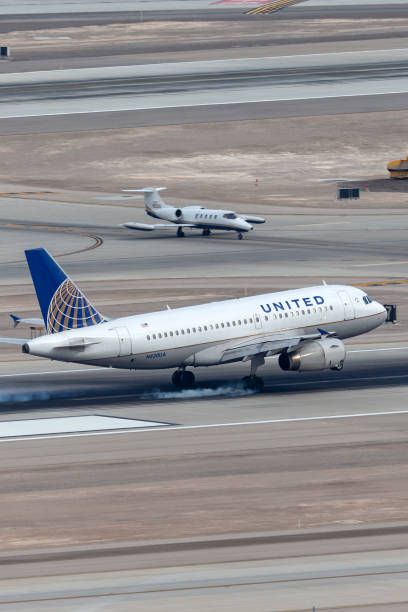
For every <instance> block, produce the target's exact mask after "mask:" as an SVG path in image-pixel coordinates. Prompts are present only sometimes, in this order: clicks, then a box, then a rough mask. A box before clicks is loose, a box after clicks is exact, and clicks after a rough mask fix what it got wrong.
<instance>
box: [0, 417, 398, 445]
mask: <svg viewBox="0 0 408 612" xmlns="http://www.w3.org/2000/svg"><path fill="white" fill-rule="evenodd" d="M402 414H408V410H391V411H389V412H360V413H358V412H357V413H351V414H328V415H323V416H312V417H294V418H289V419H268V420H262V421H238V422H233V423H208V424H206V425H172V426H165V427H154V428H151V429H149V428H148V427H146V428H145V429H143V430H141V429H133V430H132V429H127V430H119V431H89V432H81V433H67V434H56V435H55V434H54V435H45V436H24V437H20V438H0V443H4V442H31V441H33V440H52V439H56V438H82V437H85V436H88V437H89V436H113V435H117V434H136V433H152V432H157V431H168V432H178V431H187V430H194V429H215V428H222V427H244V426H249V425H279V424H280V423H302V422H303V423H305V422H308V421H311V422H312V421H333V420H337V419H356V418H369V417H382V416H397V415H402Z"/></svg>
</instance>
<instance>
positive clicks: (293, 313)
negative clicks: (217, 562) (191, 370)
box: [146, 306, 333, 340]
mask: <svg viewBox="0 0 408 612" xmlns="http://www.w3.org/2000/svg"><path fill="white" fill-rule="evenodd" d="M328 310H333V306H324V308H323V307H322V306H319V307H318V308H313V311H312V309H311V308H308V309H307V310H302V311H300V310H291V311H290V313H288V312H285V313H282V312H280V313H279V315H278V314H277V313H275V314H274V315H273V319H278V318H279V319H283V318H286V319H287V318H289V316H291V317H292V318H293V317H300V313H302V315H305V314H306V313H307V314H312V312H313V313H316V312H323V311H325V312H327V311H328ZM269 318H270V319H272V317H268V315H265V321H269ZM256 321H257V323H258V322H259V318H258V316H257V317H256ZM253 322H254V320H253V318H252V317H250V318H248V319H238V320H237V321H231V322H230V321H227V322H225V323H214V324H213V323H210V324H208V325H200V326H198V327H191V328H190V327H187V328H186V329H180V330H178V329H176V330H175V331H169V332H158V333H156V334H148V335H147V336H146V339H147V340H157V339H161V338H169V337H170V338H171V337H174V336H180V335H181V336H185V335H188V334H197V333H202V332H203V331H204V332H206V331H208V330H210V331H214V329H220V328H221V329H224V328H225V327H237V326H242V325H252V324H253Z"/></svg>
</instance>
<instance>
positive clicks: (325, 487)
mask: <svg viewBox="0 0 408 612" xmlns="http://www.w3.org/2000/svg"><path fill="white" fill-rule="evenodd" d="M351 351H352V352H350V355H349V357H350V360H349V361H348V362H347V366H346V368H345V370H344V371H343V372H342V373H336V374H334V373H330V375H327V374H326V373H324V374H323V375H322V373H316V374H314V375H307V374H306V375H303V376H302V382H299V378H300V376H296V375H295V376H292V377H290V375H289V374H283V373H282V374H277V373H276V370H275V372H274V373H273V374H272V371H271V373H270V374H268V375H267V376H266V380H267V390H266V393H265V394H262V395H251V396H245V395H243V396H242V395H241V396H240V395H239V393H238V395H236V396H234V397H230V398H229V397H228V394H229V393H230V391H228V390H227V391H226V390H225V386H226V385H230V386H234V384H236V381H237V378H238V376H240V375H241V374H242V367H241V366H238V367H233V366H227V367H224V368H221V370H222V372H221V374H218V376H219V378H218V380H217V381H214V379H213V380H212V381H211V383H208V384H206V383H207V381H206V380H205V379H206V378H210V376H211V375H210V371H208V374H207V372H206V373H205V378H204V380H203V379H202V377H200V379H201V380H202V384H201V388H203V389H204V391H201V392H200V393H201V395H202V398H201V399H197V398H196V397H194V398H191V397H190V398H188V397H186V398H183V397H182V394H180V393H178V394H176V395H178V398H177V397H175V396H170V397H169V398H167V399H166V398H165V393H166V392H168V391H169V386H168V384H167V383H165V382H163V373H157V374H155V375H154V374H151V373H150V375H149V383H148V385H146V381H144V384H143V385H142V384H141V382H139V383H135V377H136V376H137V374H135V373H131V376H132V378H133V380H132V381H130V380H129V378H130V376H128V375H129V373H120V372H114V371H112V372H108V374H109V376H110V377H111V379H112V380H110V381H109V382H107V381H106V372H101V371H94V372H81V371H80V368H78V369H77V371H76V372H71V373H70V372H65V373H64V371H61V373H58V371H57V370H55V371H54V373H53V374H41V371H42V370H44V363H45V362H41V361H39V360H35V361H34V364H35V367H34V369H35V370H37V371H36V373H35V374H34V373H26V374H24V372H23V371H22V372H20V374H22V376H20V378H19V377H14V378H13V375H11V376H8V377H7V379H6V380H7V382H6V385H9V384H11V385H15V384H16V382H17V381H18V385H19V391H20V392H21V393H24V391H25V390H26V391H27V393H32V394H33V395H34V396H35V394H36V393H41V388H47V389H48V391H49V390H51V391H54V392H56V394H57V395H58V390H59V389H61V388H63V389H65V390H66V389H67V388H69V389H70V393H71V394H73V395H75V394H76V393H78V392H79V395H78V396H77V397H76V398H75V397H71V398H65V399H64V398H59V399H54V400H52V399H51V400H49V399H48V400H46V399H45V398H43V399H40V400H37V401H28V398H26V401H24V402H21V403H18V401H17V402H14V403H13V405H12V406H9V405H7V404H2V412H1V419H2V421H8V420H10V418H14V419H15V418H17V419H25V418H26V416H27V414H28V415H29V416H30V418H35V419H40V421H41V420H43V419H44V418H47V417H50V416H58V417H61V416H65V415H71V416H73V415H76V414H81V415H84V414H99V415H110V416H115V417H120V418H131V419H134V418H142V419H146V418H148V419H150V420H159V419H162V420H163V419H168V418H169V417H170V415H171V418H172V419H173V424H172V425H168V426H166V427H158V428H157V429H156V428H155V429H150V430H140V429H139V430H134V431H133V432H124V431H122V432H121V433H120V435H118V434H117V433H115V432H114V431H112V432H106V435H102V436H101V435H95V434H94V433H93V432H90V433H89V434H87V433H86V432H84V433H83V435H81V434H79V433H78V434H73V435H68V436H66V435H63V434H62V435H60V436H47V435H46V436H44V437H42V438H38V437H37V438H36V437H35V436H34V437H33V438H30V437H28V438H26V439H20V440H10V441H9V442H8V443H4V440H5V439H3V440H0V461H1V465H2V470H1V471H0V482H1V487H2V491H3V494H2V495H3V513H4V514H5V515H8V514H9V512H8V511H9V509H10V510H11V508H12V507H13V505H14V504H15V502H16V500H17V499H19V498H20V497H21V496H22V495H24V499H25V503H24V506H22V507H20V508H19V511H18V512H17V513H14V515H13V519H12V520H10V519H9V520H8V521H7V525H11V524H12V525H14V529H18V531H19V532H20V533H21V534H22V536H24V538H25V539H26V540H28V541H29V540H30V538H32V537H34V533H33V532H32V530H33V529H35V531H36V536H35V537H36V538H40V539H42V538H44V537H45V534H46V533H47V532H48V530H49V529H52V532H53V534H54V546H53V547H52V548H47V547H44V546H43V547H42V548H40V549H34V550H32V551H31V552H28V551H27V552H24V553H23V554H22V553H20V552H19V551H18V547H17V548H15V545H14V546H13V547H12V549H10V551H9V552H7V550H6V549H3V553H2V555H1V556H0V564H1V565H2V595H1V603H2V605H4V606H8V605H12V606H13V607H14V608H15V609H24V606H28V605H29V606H30V609H37V608H38V609H52V607H53V606H54V607H55V605H56V603H57V602H58V607H59V608H60V609H67V610H77V609H78V610H79V609H81V606H83V605H84V604H85V605H88V604H90V603H91V602H92V603H93V605H96V606H103V605H109V606H110V607H111V608H112V609H118V610H127V609H132V606H134V605H142V606H144V607H145V609H148V610H157V609H158V608H159V606H163V605H165V606H166V609H170V610H173V609H174V610H176V609H177V608H180V606H187V607H191V606H192V605H194V607H195V609H197V610H200V611H201V610H204V609H208V605H210V602H212V601H214V598H215V600H216V601H217V602H218V604H219V605H223V606H226V607H228V605H233V606H234V608H236V609H238V610H245V609H247V606H248V605H249V601H251V600H253V598H256V601H257V608H258V609H259V610H261V611H264V610H265V611H267V610H269V609H270V599H271V597H272V598H273V600H274V601H275V602H277V603H276V605H278V604H279V608H277V609H279V610H284V611H289V610H299V611H300V610H306V609H307V605H309V604H310V606H312V605H315V603H316V601H317V602H319V605H320V606H321V607H322V608H323V609H325V607H326V606H327V607H328V608H329V607H330V606H332V605H333V604H334V602H336V601H338V600H339V598H341V601H342V604H343V609H344V610H354V609H355V606H358V605H367V606H370V607H372V606H373V605H374V604H376V605H377V606H381V605H386V604H387V605H388V604H391V603H395V602H396V603H398V605H400V606H401V608H398V607H396V608H395V609H401V610H402V609H403V606H404V605H405V604H404V603H403V602H404V601H405V600H404V597H406V589H405V582H406V580H405V576H406V572H407V571H408V568H407V567H406V562H405V559H406V548H407V532H406V525H405V523H404V521H405V512H406V511H405V508H404V507H403V506H402V505H401V504H404V499H405V490H404V487H403V486H401V485H402V480H403V478H404V476H403V474H404V469H402V468H401V462H405V461H406V457H405V452H404V446H405V422H406V418H407V411H406V404H405V386H406V378H407V374H406V367H405V363H406V359H407V353H408V348H407V347H405V346H402V347H401V346H399V347H392V346H388V345H387V346H380V347H376V346H372V345H370V347H365V346H363V347H361V346H358V345H357V347H352V349H351ZM365 351H368V352H367V353H366V352H365ZM29 367H30V364H26V365H25V366H24V367H23V370H27V369H28V368H29ZM58 367H59V368H62V367H64V366H63V364H60V366H58ZM266 369H267V368H265V370H266ZM22 379H23V383H21V380H22ZM285 379H286V381H285ZM289 379H290V380H289ZM3 383H4V378H3V379H2V381H1V384H2V389H3V390H4V388H3ZM149 385H151V386H152V387H153V391H152V392H151V393H150V397H149V390H148V391H147V392H146V387H148V386H149ZM217 385H218V386H219V385H223V386H224V391H221V394H219V395H215V396H214V395H211V389H214V387H215V388H217ZM158 387H159V388H160V393H162V394H163V399H160V398H158V397H157V393H158V390H157V388H158ZM154 388H156V390H154ZM83 394H84V395H83ZM100 394H103V395H102V396H101V395H100ZM390 396H392V398H393V405H392V406H390V405H389V398H390ZM376 413H377V414H376ZM221 424H222V425H221ZM101 433H102V432H101ZM10 445H11V446H10ZM11 473H12V474H13V480H12V481H10V479H9V477H8V476H9V474H11ZM373 479H375V483H376V490H378V486H379V485H380V489H381V495H380V496H379V497H377V499H373V498H372V491H371V487H372V484H371V483H374V480H373ZM342 481H344V484H343V485H342V488H343V494H342V498H341V500H340V499H337V497H335V499H333V495H332V493H333V491H332V487H333V486H340V485H339V483H340V482H342ZM336 483H337V485H336ZM346 483H347V484H346ZM380 483H381V484H380ZM288 487H289V490H290V491H292V493H291V495H290V497H289V498H288V500H287V505H286V506H284V507H282V506H281V503H280V500H281V499H282V495H284V491H286V490H287V489H288ZM158 495H160V497H161V498H162V497H164V499H165V500H166V509H165V510H164V509H161V508H160V507H158V506H157V503H156V500H157V496H158ZM118 496H119V499H118ZM71 499H72V500H73V499H75V500H76V503H75V509H74V508H73V506H72V502H71ZM227 500H228V503H227V504H226V503H225V502H227ZM385 500H387V502H386V503H385V506H384V502H385ZM391 500H392V501H391ZM84 504H85V505H84ZM390 504H391V506H392V510H390ZM254 505H255V507H256V508H257V510H256V512H255V513H254V510H253V509H254ZM85 506H86V508H87V510H86V511H85ZM383 506H384V510H382V507H383ZM65 508H66V509H65ZM67 512H69V520H68V515H67ZM390 512H391V515H392V517H393V520H394V523H391V524H390V523H388V524H387V525H379V524H378V523H381V520H384V518H385V517H386V516H387V519H388V520H389V518H390ZM332 513H334V514H335V516H336V517H337V520H336V521H335V523H334V524H332V526H331V527H330V529H328V528H327V521H328V520H329V516H330V515H331V514H332ZM28 515H29V516H30V520H29V521H28ZM45 516H46V517H47V520H46V527H45V525H43V523H44V517H45ZM135 516H137V520H135ZM374 516H375V517H376V521H377V525H376V526H373V527H370V526H369V524H370V517H371V520H372V518H373V517H374ZM40 517H41V518H40ZM161 517H162V518H161ZM164 517H166V519H165V520H164ZM187 517H188V519H187ZM272 517H273V518H272ZM31 525H32V526H31ZM68 525H69V527H68ZM226 525H228V527H226ZM244 526H246V529H245V527H244ZM306 527H307V528H308V529H305V528H306ZM243 528H244V529H243ZM248 528H249V531H250V532H251V531H252V533H248ZM123 529H130V530H131V532H132V537H131V538H130V541H127V543H126V544H125V545H123V544H119V545H118V544H115V541H116V539H117V538H118V536H119V534H120V532H121V531H122V530H123ZM152 529H154V531H152ZM225 529H226V530H227V532H229V533H230V535H228V536H227V537H226V536H225ZM242 529H243V531H242ZM2 532H3V534H4V536H6V534H7V532H8V529H7V528H6V525H3V527H2ZM95 533H98V538H97V540H94V543H93V545H89V544H88V545H87V546H84V545H83V543H81V542H83V540H84V539H85V540H86V541H88V540H89V538H91V539H92V538H95V535H94V536H93V537H92V534H95ZM176 533H177V534H179V536H178V538H177V539H174V535H175V534H176ZM31 534H32V535H31ZM199 534H200V536H199ZM210 534H211V536H210ZM223 534H224V535H223ZM234 534H235V535H234ZM238 534H239V535H238ZM55 538H56V539H55ZM172 538H173V539H172ZM68 542H69V543H70V544H69V547H68V548H67V544H68ZM75 542H76V543H75ZM102 542H104V543H103V544H102ZM58 543H60V544H59V546H58ZM10 544H12V542H10ZM65 576H67V577H65ZM345 591H346V592H347V595H345ZM116 606H117V608H116ZM305 606H306V607H305ZM372 609H373V610H376V607H372ZM378 609H381V608H380V607H379V608H378Z"/></svg>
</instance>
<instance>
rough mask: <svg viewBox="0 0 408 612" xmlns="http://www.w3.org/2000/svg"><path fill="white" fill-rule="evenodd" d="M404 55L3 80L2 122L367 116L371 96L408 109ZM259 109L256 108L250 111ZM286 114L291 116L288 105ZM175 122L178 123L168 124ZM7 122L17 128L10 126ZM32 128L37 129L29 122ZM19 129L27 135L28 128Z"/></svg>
mask: <svg viewBox="0 0 408 612" xmlns="http://www.w3.org/2000/svg"><path fill="white" fill-rule="evenodd" d="M405 55H406V50H405V49H393V50H384V51H378V52H376V53H374V52H373V51H362V52H346V53H332V54H326V55H320V54H316V55H307V56H304V55H299V56H296V55H295V56H287V57H270V58H248V59H242V60H236V61H234V60H228V61H212V62H185V63H180V64H174V63H172V64H159V65H156V64H153V65H150V66H122V67H118V66H116V67H114V68H111V69H108V68H104V69H101V68H93V69H88V68H84V69H76V70H66V71H61V70H59V71H48V72H30V73H15V74H4V75H2V76H1V78H0V86H1V88H2V102H1V104H0V117H1V119H14V120H15V119H16V118H21V119H25V120H26V121H27V119H28V120H29V119H30V118H35V126H36V130H38V129H39V126H38V118H40V117H41V118H42V121H43V124H42V125H43V128H42V129H44V130H47V131H48V129H51V131H52V130H53V126H52V124H51V128H48V127H47V123H46V122H47V120H48V118H49V117H50V118H54V117H56V116H65V121H66V120H67V117H66V116H67V115H69V118H68V119H69V122H70V124H71V130H72V129H79V128H80V126H79V124H78V123H77V120H76V118H75V116H73V115H85V119H86V121H88V118H89V117H90V116H92V115H93V114H95V113H98V114H99V113H101V115H102V117H100V119H99V122H98V119H97V120H96V121H94V122H93V127H94V128H98V127H102V124H103V125H104V127H105V128H106V127H110V126H112V127H113V126H115V127H118V124H117V118H116V113H119V114H122V113H126V114H127V117H126V118H125V124H126V121H129V120H131V121H133V119H134V117H135V116H136V118H137V113H138V112H141V111H143V112H144V113H146V111H150V116H151V115H152V113H153V121H154V120H155V118H154V113H159V118H157V117H156V122H157V120H159V123H160V122H161V121H163V116H165V115H164V114H165V113H166V112H167V111H168V110H170V111H172V112H173V113H174V110H177V109H180V110H181V109H187V110H188V111H190V113H191V111H192V110H193V109H197V108H199V109H201V107H203V109H204V112H207V117H205V116H202V115H201V118H200V120H201V121H203V120H212V121H217V120H218V121H219V120H221V119H224V118H225V112H224V114H223V115H221V117H220V115H219V114H218V108H219V107H221V108H222V107H224V106H227V107H228V112H229V110H230V108H231V105H238V107H239V108H238V116H237V115H235V117H234V115H233V116H232V118H238V117H245V118H248V116H253V113H254V110H255V116H257V117H259V115H260V114H261V115H262V116H263V117H274V116H279V114H280V112H282V111H280V110H279V107H278V108H276V107H275V104H279V103H282V102H283V101H284V102H285V105H286V103H287V102H291V103H292V105H293V106H292V108H293V115H295V116H296V113H297V112H298V111H297V110H296V109H298V108H300V107H301V106H302V104H303V102H304V101H316V100H318V101H319V102H320V113H321V114H323V113H324V112H326V111H325V105H326V104H327V101H328V100H330V99H335V100H337V102H338V104H341V105H342V107H343V112H356V111H357V112H359V111H361V110H362V109H363V108H364V110H365V112H368V111H369V110H372V108H370V106H368V108H367V107H365V98H366V97H368V98H369V99H370V100H373V99H375V97H376V96H380V97H381V104H382V108H384V105H386V107H387V108H406V98H407V97H406V96H403V95H402V94H405V93H406V92H407V90H408V77H407V75H406V67H405V63H404V57H405ZM110 74H111V76H110ZM114 75H115V76H114ZM79 85H80V87H79ZM384 97H385V99H384ZM349 98H350V99H351V101H352V105H353V106H352V107H350V108H348V106H347V104H348V99H349ZM45 99H47V100H48V103H47V105H44V100H45ZM296 102H298V104H296ZM253 104H256V105H257V107H256V109H250V110H248V107H251V105H253ZM280 108H282V107H280ZM285 109H286V116H288V109H287V106H285ZM200 112H201V111H200ZM302 112H305V109H304V108H302ZM332 112H333V111H332ZM135 113H136V115H135ZM248 113H250V114H249V115H248ZM148 116H149V115H147V117H148ZM173 116H174V114H173ZM289 116H290V113H289ZM147 117H146V114H145V116H144V117H139V118H138V121H139V122H141V123H142V124H143V122H146V119H147ZM170 117H171V115H170ZM110 120H111V121H112V123H110ZM40 121H41V119H40ZM173 121H174V119H173ZM184 121H186V119H185V118H184ZM190 121H191V119H190ZM165 122H166V121H165ZM171 122H172V119H171V118H170V119H169V120H167V123H171ZM3 124H5V125H6V129H7V130H9V131H10V129H11V130H13V126H12V124H11V125H10V122H4V121H3ZM15 125H16V124H15ZM26 125H28V131H31V130H30V123H28V124H26ZM121 125H123V119H122V123H121ZM0 128H1V124H0ZM31 129H32V128H31ZM60 129H61V126H60ZM19 130H20V133H21V126H20V127H19Z"/></svg>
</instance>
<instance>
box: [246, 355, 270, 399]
mask: <svg viewBox="0 0 408 612" xmlns="http://www.w3.org/2000/svg"><path fill="white" fill-rule="evenodd" d="M264 363H265V358H264V356H263V355H254V356H253V357H252V359H251V372H250V374H249V376H244V378H243V379H242V383H243V385H244V389H245V390H250V391H256V392H258V393H262V391H263V389H264V381H263V380H262V378H260V377H259V376H256V371H257V369H258V368H259V367H260V366H263V365H264Z"/></svg>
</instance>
